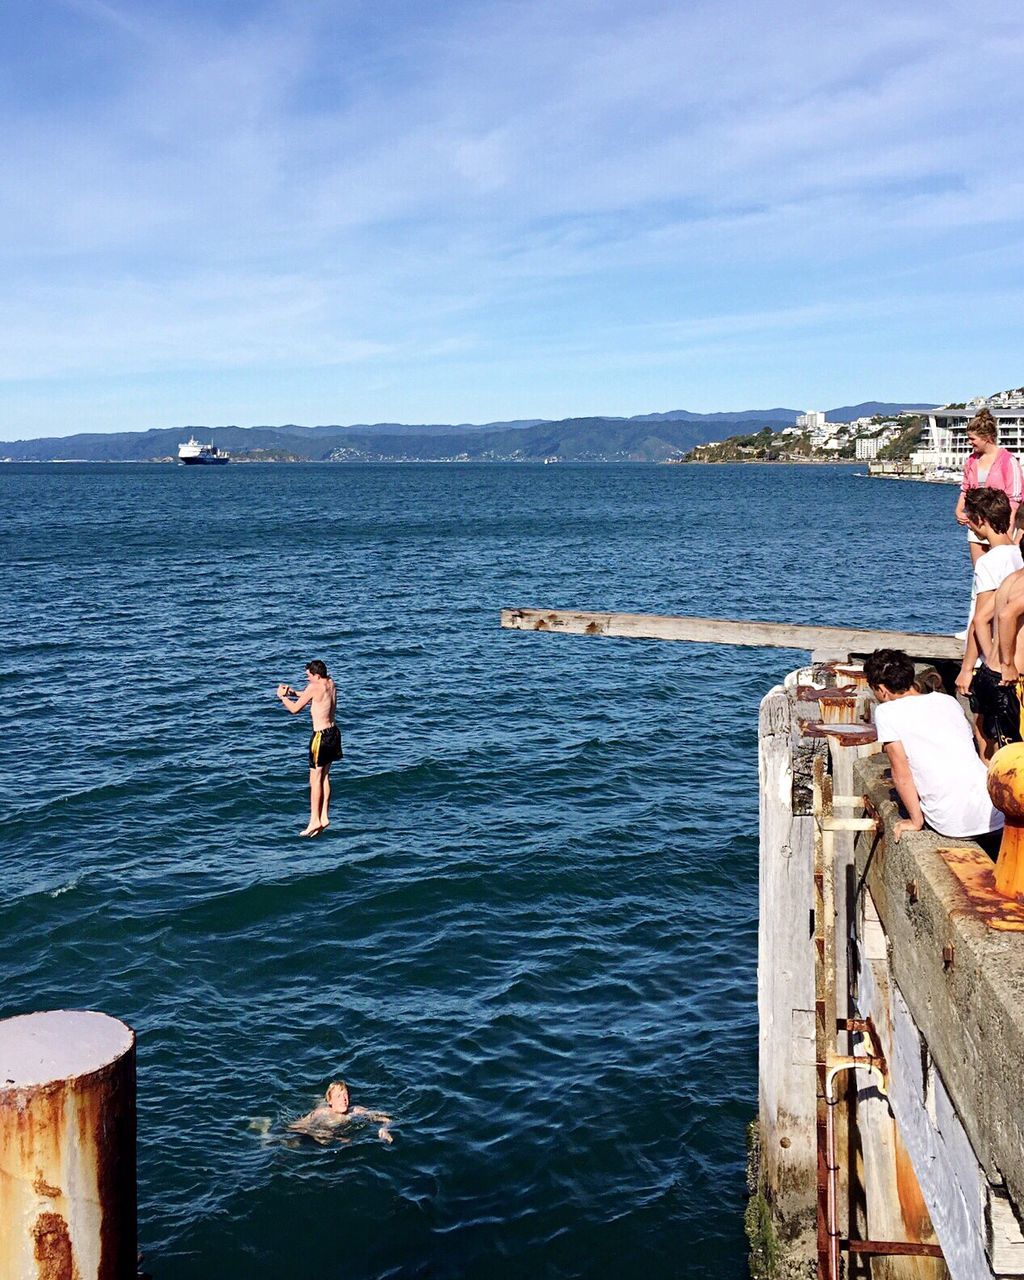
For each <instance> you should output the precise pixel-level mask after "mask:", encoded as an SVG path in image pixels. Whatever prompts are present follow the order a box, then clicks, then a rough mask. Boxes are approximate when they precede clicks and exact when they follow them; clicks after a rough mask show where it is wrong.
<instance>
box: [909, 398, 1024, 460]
mask: <svg viewBox="0 0 1024 1280" xmlns="http://www.w3.org/2000/svg"><path fill="white" fill-rule="evenodd" d="M986 408H987V409H988V410H989V411H990V413H991V414H992V417H993V418H995V420H996V425H997V426H998V428H999V443H1000V444H1001V445H1002V446H1003V448H1004V449H1009V450H1010V452H1011V453H1015V454H1017V456H1018V457H1024V387H1018V388H1016V390H1013V391H998V392H996V394H995V395H992V396H988V397H983V396H977V397H975V399H973V400H968V401H967V402H966V404H964V405H945V406H944V407H943V408H941V409H935V410H934V411H933V412H932V413H930V414H929V415H928V441H927V445H926V447H925V448H924V449H922V450H920V451H919V452H917V453H915V454H914V455H913V458H914V461H915V462H920V463H921V464H922V465H924V466H927V467H932V468H939V469H940V470H943V471H947V470H948V471H959V470H962V468H963V465H964V462H965V461H966V459H967V455H968V454H969V453H970V451H971V447H970V445H969V444H968V443H967V424H968V423H969V422H970V420H971V419H972V418H973V417H974V416H975V414H977V413H979V412H980V411H981V410H982V409H986Z"/></svg>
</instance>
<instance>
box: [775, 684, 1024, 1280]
mask: <svg viewBox="0 0 1024 1280" xmlns="http://www.w3.org/2000/svg"><path fill="white" fill-rule="evenodd" d="M835 683H836V681H835V676H834V673H833V670H832V668H831V667H830V666H828V665H824V664H818V665H815V666H813V667H809V668H803V669H801V670H800V671H797V672H794V673H793V674H792V675H791V676H790V677H788V678H787V681H786V683H785V685H780V686H777V687H776V688H775V689H772V690H771V691H770V693H768V695H767V696H766V697H765V698H764V700H763V701H762V703H761V711H760V732H759V741H760V782H761V840H760V869H759V876H760V929H759V960H758V1012H759V1019H760V1045H759V1050H760V1070H759V1123H758V1129H759V1140H760V1141H759V1148H760V1172H759V1195H760V1196H761V1197H763V1201H762V1203H763V1204H765V1205H766V1208H767V1213H766V1214H765V1215H764V1216H765V1217H767V1219H768V1221H769V1223H770V1227H769V1228H768V1229H769V1231H770V1233H771V1236H772V1239H771V1240H770V1241H769V1242H767V1244H766V1242H765V1241H761V1242H760V1244H761V1248H760V1250H759V1252H760V1257H761V1261H762V1269H763V1270H764V1272H766V1273H767V1274H776V1275H782V1276H787V1275H793V1276H795V1275H801V1276H806V1275H813V1274H815V1270H816V1269H817V1273H818V1274H819V1275H823V1274H827V1271H825V1270H823V1268H822V1263H821V1261H820V1259H821V1257H822V1239H821V1235H820V1221H819V1219H820V1214H819V1204H820V1203H822V1196H823V1193H822V1182H823V1177H822V1157H821V1150H820V1148H821V1143H820V1141H819V1136H820V1126H821V1115H822V1107H823V1105H824V1104H823V1102H822V1098H821V1095H822V1086H821V1080H822V1071H821V1061H822V1046H823V1044H825V1045H827V1054H828V1056H829V1061H830V1062H840V1061H841V1060H844V1059H849V1058H850V1057H854V1058H858V1059H859V1058H861V1057H864V1056H866V1055H868V1054H871V1055H873V1056H876V1057H877V1058H878V1059H880V1060H884V1072H883V1076H884V1085H883V1084H881V1083H880V1080H879V1078H878V1076H877V1074H872V1073H871V1072H869V1071H868V1070H866V1069H864V1068H863V1067H861V1066H858V1067H856V1068H855V1069H853V1070H851V1071H847V1072H845V1074H843V1075H840V1076H838V1077H837V1083H836V1088H837V1092H838V1095H839V1102H838V1104H837V1105H836V1107H835V1109H834V1112H833V1116H834V1118H835V1122H836V1123H835V1144H834V1145H835V1164H836V1165H837V1166H838V1172H837V1181H838V1187H837V1219H838V1227H839V1232H840V1234H841V1235H842V1237H843V1238H844V1249H845V1240H846V1239H849V1240H852V1241H855V1242H856V1241H865V1242H869V1244H870V1242H881V1243H882V1244H883V1245H884V1244H886V1243H889V1244H891V1243H896V1244H900V1243H904V1244H907V1245H909V1246H911V1247H917V1246H921V1247H922V1249H923V1250H924V1251H927V1252H919V1253H914V1254H909V1255H899V1254H895V1255H891V1254H878V1255H874V1256H873V1255H871V1254H867V1253H863V1252H859V1251H858V1252H855V1253H851V1254H849V1255H848V1257H847V1260H846V1266H847V1269H846V1272H845V1274H847V1275H861V1276H872V1277H892V1278H893V1280H903V1278H904V1277H908V1278H909V1277H914V1278H915V1280H918V1278H920V1280H933V1278H934V1280H940V1278H941V1277H944V1276H947V1275H949V1276H952V1277H953V1280H987V1278H988V1277H998V1276H1024V1235H1022V1233H1021V1228H1020V1223H1021V1221H1022V1220H1024V932H1019V931H1013V926H1012V924H1011V925H1010V926H1009V927H1006V926H1005V922H1004V925H1003V926H1001V927H993V923H992V922H993V920H994V919H995V917H994V916H991V915H990V916H988V917H986V915H985V913H984V912H982V911H979V910H978V908H977V905H976V904H975V903H973V902H972V900H971V898H970V896H969V895H968V894H967V893H966V891H965V889H964V885H963V883H962V880H961V879H960V878H958V876H957V875H955V874H954V873H953V870H951V863H950V859H949V858H948V857H946V856H943V854H942V853H940V852H939V850H940V848H945V849H949V850H953V851H954V853H953V858H954V860H955V859H956V857H957V856H959V855H958V854H957V852H956V851H958V850H959V853H960V854H962V855H963V856H964V857H965V858H966V859H968V860H969V859H971V858H978V857H979V855H980V851H979V850H978V849H977V846H976V845H974V844H973V842H970V841H955V840H948V839H945V838H942V837H939V836H937V835H935V834H934V833H931V832H920V833H912V834H908V835H904V836H903V838H902V839H901V840H900V841H898V842H897V841H895V840H894V839H893V836H892V828H893V824H894V822H895V821H897V819H898V818H899V816H900V814H899V810H898V806H897V804H896V802H895V793H894V792H893V790H892V783H891V777H890V776H889V774H888V761H887V758H886V757H885V755H884V754H878V748H877V744H875V743H874V742H873V741H871V739H872V738H873V734H872V733H871V732H870V730H868V729H866V728H865V727H864V726H863V725H860V726H858V725H847V726H833V725H830V726H827V727H823V726H822V725H821V715H822V710H821V704H820V702H819V697H820V694H821V692H822V689H823V687H827V686H834V685H835ZM869 702H870V694H861V695H860V699H859V700H858V703H857V712H858V719H859V718H860V717H861V715H862V714H867V712H866V707H865V703H869ZM815 771H817V775H818V779H819V784H821V785H823V787H824V791H825V793H826V796H827V795H829V794H832V793H834V795H835V796H836V797H838V798H840V799H843V798H849V799H850V801H853V800H854V799H855V798H857V797H860V796H864V797H866V798H867V799H868V801H869V802H870V806H871V811H872V812H873V815H877V823H878V830H861V831H859V832H858V831H856V830H854V829H843V828H844V827H846V828H854V827H856V826H857V825H858V822H857V821H856V820H854V821H849V820H848V819H850V818H852V817H853V816H854V814H856V818H857V819H859V820H860V821H859V825H860V826H861V827H865V826H867V825H868V824H867V823H865V821H864V813H863V806H862V805H860V804H859V803H858V804H853V803H851V804H849V805H847V806H846V807H840V805H839V804H838V803H837V805H836V807H835V819H836V820H835V821H832V822H826V823H825V824H824V825H825V826H826V827H828V826H832V827H834V828H836V829H835V830H834V831H832V832H830V833H829V835H828V836H827V837H825V840H824V845H825V848H826V850H827V853H828V867H827V871H826V874H825V875H824V877H823V876H822V871H821V867H822V862H821V858H822V849H823V833H822V814H821V813H820V812H819V813H817V814H816V813H815V796H816V795H817V797H818V799H819V802H820V798H821V796H820V793H821V785H819V788H818V791H817V792H816V790H815V786H814V775H815ZM819 807H820V805H819ZM830 812H831V806H830V805H829V804H828V802H827V798H826V804H825V814H826V816H827V815H828V814H829V813H830ZM840 815H844V816H840ZM981 856H982V858H983V855H981ZM816 859H817V861H816ZM986 865H990V864H987V863H986ZM823 883H824V886H825V889H826V890H827V892H826V894H825V897H824V898H823V894H822V888H823ZM833 886H834V903H833V902H832V901H831V900H830V895H831V893H832V888H833ZM1021 914H1022V916H1024V913H1021ZM997 923H998V922H997ZM823 928H824V930H825V932H826V933H827V935H828V937H829V939H830V941H828V942H824V943H823V941H822V930H823ZM816 935H817V940H816ZM823 961H824V962H825V963H823ZM816 966H817V968H816ZM816 979H817V981H816ZM823 980H827V982H828V984H829V992H828V1001H829V1002H830V1003H828V1002H826V1001H823V999H822V989H821V983H822V981H823ZM848 1023H853V1024H854V1027H855V1028H858V1027H860V1028H865V1029H864V1030H857V1029H854V1030H847V1029H846V1027H847V1024H848ZM865 1065H866V1064H865ZM755 1216H756V1215H755ZM936 1246H938V1247H936ZM855 1248H858V1246H855ZM940 1250H941V1257H937V1256H934V1255H936V1254H938V1253H939V1251H940Z"/></svg>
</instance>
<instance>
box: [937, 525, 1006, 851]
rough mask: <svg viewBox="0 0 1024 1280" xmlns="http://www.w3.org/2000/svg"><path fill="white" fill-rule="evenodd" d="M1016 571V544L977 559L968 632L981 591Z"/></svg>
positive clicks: (988, 589)
mask: <svg viewBox="0 0 1024 1280" xmlns="http://www.w3.org/2000/svg"><path fill="white" fill-rule="evenodd" d="M1018 569H1024V559H1022V558H1021V553H1020V547H1018V546H1017V544H1016V543H1009V544H1008V545H1007V546H1004V547H992V549H991V550H989V551H986V552H985V554H984V555H981V556H979V557H978V562H977V564H975V566H974V577H973V579H972V580H971V616H970V617H969V618H968V620H967V629H968V631H969V630H970V628H971V623H972V622H973V621H974V609H975V606H976V605H977V603H978V596H979V595H980V594H981V593H982V592H983V591H998V590H999V588H1000V587H1001V586H1002V585H1003V582H1004V580H1005V579H1006V578H1008V577H1009V576H1010V574H1011V573H1015V572H1016V571H1017V570H1018ZM946 834H947V835H948V834H949V833H948V832H947V833H946Z"/></svg>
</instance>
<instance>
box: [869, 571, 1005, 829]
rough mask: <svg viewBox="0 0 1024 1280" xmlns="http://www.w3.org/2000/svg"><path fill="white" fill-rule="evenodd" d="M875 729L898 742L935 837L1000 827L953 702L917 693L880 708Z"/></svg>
mask: <svg viewBox="0 0 1024 1280" xmlns="http://www.w3.org/2000/svg"><path fill="white" fill-rule="evenodd" d="M996 549H997V550H1001V548H996ZM988 554H989V555H991V554H992V553H991V552H989V553H988ZM982 558H983V559H984V557H982ZM875 728H876V729H877V730H878V741H879V742H881V743H883V744H884V743H886V742H898V743H900V744H901V746H902V747H903V750H904V751H905V752H906V753H907V760H908V762H909V764H910V772H911V775H912V776H913V779H914V786H915V787H917V794H918V795H919V796H920V797H921V812H922V813H923V814H924V816H925V821H926V822H927V823H928V825H929V826H930V827H932V828H933V829H934V830H935V831H937V832H938V833H939V835H942V836H977V835H982V834H983V833H984V832H986V831H997V830H998V829H999V828H1000V827H1001V826H1002V825H1003V815H1002V814H1001V813H1000V812H999V810H998V809H996V808H995V806H994V805H993V804H992V801H991V799H990V798H989V794H988V787H987V785H986V783H987V779H988V770H987V769H986V767H985V765H984V762H983V761H982V760H981V758H980V757H979V755H978V753H977V751H975V749H974V736H973V735H972V733H971V730H970V727H969V725H968V723H967V717H966V716H965V715H964V713H963V711H962V710H961V708H960V704H959V702H957V700H956V699H955V698H951V697H949V695H948V694H945V693H923V694H908V695H907V696H906V697H904V698H897V699H896V700H895V701H894V702H882V703H880V704H879V705H878V706H877V707H876V708H875Z"/></svg>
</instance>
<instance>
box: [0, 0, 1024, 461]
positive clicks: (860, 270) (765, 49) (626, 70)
mask: <svg viewBox="0 0 1024 1280" xmlns="http://www.w3.org/2000/svg"><path fill="white" fill-rule="evenodd" d="M1022 65H1024V6H1021V5H1020V4H1019V3H1018V2H1017V0H972V2H971V3H970V4H967V3H949V2H947V0H926V2H920V3H919V2H918V0H896V2H895V3H894V2H893V0H887V2H886V3H875V2H874V0H861V2H860V3H858V4H855V5H822V4H821V3H820V0H817V2H814V3H812V2H811V0H807V2H805V3H795V2H792V0H775V2H774V3H772V4H770V5H769V4H764V3H763V0H762V2H755V0H707V2H705V3H694V2H693V0H672V3H661V2H660V0H540V2H534V0H503V2H497V0H445V3H443V4H441V3H435V0H415V3H413V2H412V0H404V3H399V2H397V0H372V3H370V2H366V3H364V2H363V0H330V2H328V0H266V2H265V3H255V2H253V0H230V2H229V0H144V2H138V3H136V2H134V0H4V4H3V5H2V6H0V109H2V118H3V120H4V127H3V130H2V131H0V163H2V172H3V178H2V181H0V255H2V270H0V439H18V438H29V437H36V436H42V435H67V434H71V433H72V432H76V431H113V430H120V431H124V430H145V429H147V428H150V427H173V426H178V425H183V424H202V425H222V424H226V423H235V424H238V425H243V426H244V425H252V424H257V423H259V424H270V423H284V422H298V423H304V424H307V425H315V424H318V423H360V422H381V421H391V422H424V423H426V422H488V421H496V420H503V419H511V418H563V417H570V416H573V417H575V416H584V415H590V414H599V413H607V414H617V415H627V416H628V415H631V414H636V413H650V412H659V411H667V410H670V409H690V410H694V411H699V412H710V411H715V410H729V409H744V408H769V407H775V406H786V407H792V408H797V409H806V408H822V409H828V408H832V407H834V406H837V405H842V404H847V403H856V402H858V401H861V400H865V399H878V400H902V401H934V402H945V401H947V400H963V399H966V398H969V397H971V396H975V395H979V394H989V393H991V392H994V391H999V390H1003V389H1005V388H1009V387H1016V386H1019V385H1021V384H1022V383H1024V163H1022V161H1024V134H1022V130H1021V127H1020V121H1021V120H1022V119H1024V76H1021V74H1020V68H1021V66H1022Z"/></svg>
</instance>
